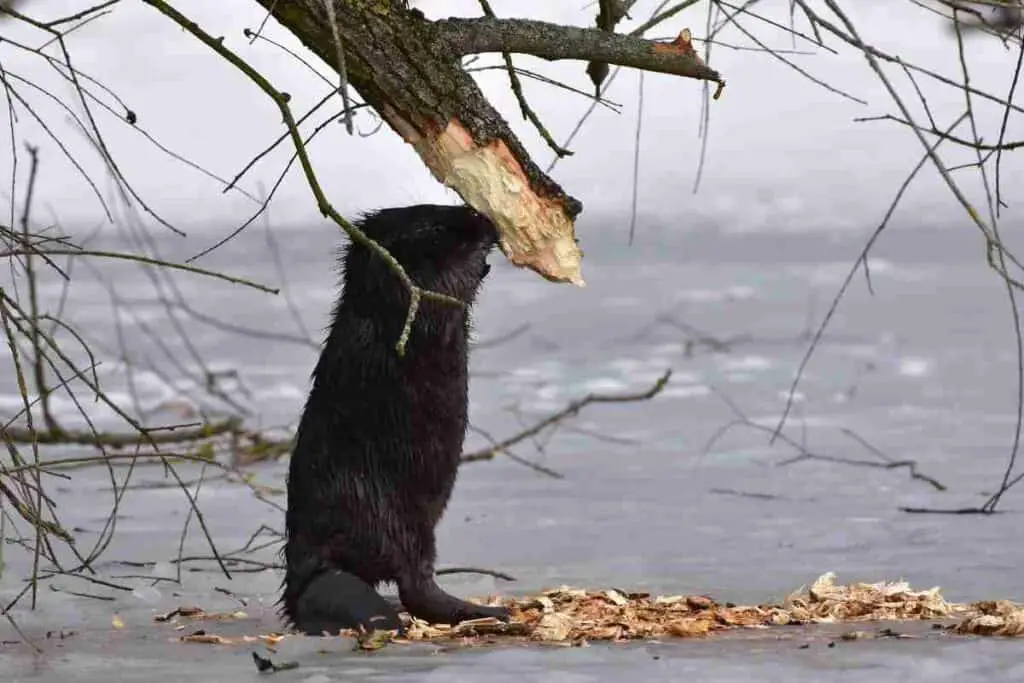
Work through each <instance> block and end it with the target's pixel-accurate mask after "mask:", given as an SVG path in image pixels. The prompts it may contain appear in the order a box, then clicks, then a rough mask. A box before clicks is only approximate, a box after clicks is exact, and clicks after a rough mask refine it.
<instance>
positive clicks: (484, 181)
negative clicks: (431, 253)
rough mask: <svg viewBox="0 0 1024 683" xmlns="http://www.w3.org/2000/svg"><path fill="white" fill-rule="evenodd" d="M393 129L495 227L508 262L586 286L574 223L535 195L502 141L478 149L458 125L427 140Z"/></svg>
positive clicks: (557, 206)
mask: <svg viewBox="0 0 1024 683" xmlns="http://www.w3.org/2000/svg"><path fill="white" fill-rule="evenodd" d="M391 114H392V115H394V113H393V112H392V113H391ZM395 127H396V128H398V129H399V132H401V133H402V136H403V137H404V138H405V140H406V142H408V143H410V144H411V145H412V146H413V148H414V149H415V150H416V152H417V154H419V155H420V158H421V159H423V162H424V163H425V164H426V165H427V168H429V169H430V171H431V173H433V175H434V177H435V178H437V179H438V180H439V181H441V182H442V183H444V184H445V185H446V186H447V187H450V188H451V189H453V190H455V191H456V192H457V193H458V194H459V196H460V197H462V199H463V200H464V201H465V202H466V203H467V204H469V205H470V206H471V207H473V208H474V209H476V210H477V211H479V212H480V213H482V214H484V215H486V216H488V217H489V218H490V219H491V220H492V221H493V222H494V224H495V226H496V227H497V229H498V234H499V236H500V237H499V246H500V247H501V251H502V253H504V254H505V256H506V257H507V258H508V259H509V261H511V262H512V263H513V264H515V265H517V266H520V267H524V266H525V267H527V268H529V269H531V270H533V271H534V272H536V273H538V274H540V275H542V276H543V277H545V278H547V279H548V280H552V281H555V282H570V283H572V284H574V285H577V286H580V287H582V286H584V285H585V284H586V283H585V282H584V280H583V276H582V275H581V273H580V261H581V259H582V254H581V253H580V249H579V246H578V244H577V242H576V237H575V232H574V230H573V222H572V219H571V218H569V217H568V216H567V215H566V212H565V210H564V209H563V207H562V206H561V204H560V203H559V202H558V201H555V200H552V199H549V198H546V197H543V196H540V195H538V194H537V193H536V192H534V190H533V188H532V187H531V186H530V181H529V178H527V175H526V173H525V171H524V170H523V168H522V166H520V164H519V161H518V160H517V159H516V157H515V155H514V154H513V153H512V151H511V150H510V149H509V148H508V145H506V144H505V143H504V141H503V140H501V139H494V140H491V141H490V142H488V143H486V144H482V145H481V144H478V143H477V142H476V141H475V140H474V139H473V135H472V134H471V133H470V131H469V130H467V129H466V127H465V126H463V125H462V123H460V122H459V121H458V120H456V119H452V120H451V121H449V122H448V125H447V126H445V128H444V129H443V130H440V131H438V132H436V133H434V134H428V135H421V134H420V133H419V131H416V130H414V129H412V128H411V127H407V126H405V125H403V124H402V123H399V124H398V126H395ZM403 129H404V130H403Z"/></svg>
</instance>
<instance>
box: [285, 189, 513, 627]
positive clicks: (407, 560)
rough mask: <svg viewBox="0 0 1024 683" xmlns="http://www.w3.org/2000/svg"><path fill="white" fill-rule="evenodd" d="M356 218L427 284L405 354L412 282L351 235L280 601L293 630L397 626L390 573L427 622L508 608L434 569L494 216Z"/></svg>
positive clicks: (301, 448)
mask: <svg viewBox="0 0 1024 683" xmlns="http://www.w3.org/2000/svg"><path fill="white" fill-rule="evenodd" d="M358 225H359V227H360V228H361V229H362V231H363V232H364V233H365V234H366V235H367V236H368V237H370V238H372V239H373V240H375V241H376V242H377V243H378V244H380V245H381V246H383V247H385V248H386V249H387V250H388V251H389V252H390V253H391V255H392V256H394V257H395V259H396V260H397V261H398V262H399V263H400V264H401V265H402V267H403V268H405V270H406V272H407V273H408V274H409V276H410V277H411V278H412V279H413V281H414V282H415V283H416V284H417V285H419V286H421V287H423V288H424V289H427V290H431V291H435V292H440V293H443V294H447V295H449V296H452V297H455V298H457V299H459V300H461V301H463V302H464V303H465V307H458V306H454V305H451V304H446V303H443V302H435V301H428V300H423V301H422V302H421V304H420V307H419V311H418V314H417V316H416V320H415V322H414V324H413V325H412V329H411V332H410V335H409V339H408V344H407V348H406V351H405V354H404V356H400V355H399V354H398V353H397V351H396V349H395V344H396V342H397V341H398V339H399V337H400V335H401V332H402V328H403V325H404V324H405V319H406V315H407V312H408V308H409V301H410V295H409V291H408V289H407V288H406V287H405V286H404V285H403V284H402V282H401V280H400V279H399V278H398V276H396V275H395V273H394V271H393V270H392V268H391V267H390V266H389V265H388V264H387V263H386V262H385V261H384V259H383V258H381V257H380V256H379V255H378V254H376V253H374V252H372V251H371V250H370V249H369V248H368V247H367V246H365V245H363V244H360V243H358V242H355V241H350V242H349V243H348V246H347V247H346V248H345V249H344V252H343V255H342V258H341V261H342V271H343V284H342V290H341V294H340V296H339V298H338V301H337V303H336V305H335V307H334V310H333V314H332V320H331V324H330V329H329V332H328V334H327V339H326V342H325V344H324V346H323V350H322V353H321V354H320V359H319V361H318V362H317V364H316V368H315V370H314V371H313V376H312V388H311V390H310V393H309V397H308V399H307V401H306V404H305V408H304V410H303V413H302V418H301V420H300V422H299V427H298V432H297V435H296V441H295V446H294V449H293V451H292V456H291V462H290V464H289V470H288V509H287V513H286V518H285V535H286V539H285V547H284V556H285V566H286V569H285V577H284V583H283V590H282V595H281V606H282V610H281V611H282V614H283V616H284V617H285V619H286V620H287V621H289V622H291V624H292V625H294V626H295V627H296V628H297V629H298V630H299V631H302V632H305V633H314V634H318V633H321V632H323V631H329V632H333V633H336V632H337V631H338V630H339V629H346V628H364V629H367V630H373V629H375V628H377V629H398V630H400V631H401V630H402V624H401V621H400V620H399V617H398V611H397V609H396V607H395V606H394V605H393V604H392V603H391V602H389V601H388V600H385V599H384V598H383V597H382V596H381V595H380V594H378V593H377V591H376V588H377V587H378V586H379V585H380V584H382V583H385V582H393V583H395V584H397V586H398V598H399V601H400V602H401V604H402V606H403V607H404V608H405V609H406V611H408V612H409V614H411V615H412V616H415V617H418V618H420V619H424V620H426V621H428V622H431V623H447V624H455V623H458V622H460V621H463V620H466V619H475V618H481V617H497V618H500V619H502V620H507V619H508V611H507V610H505V609H504V608H501V607H488V606H482V605H475V604H472V603H469V602H466V601H464V600H460V599H458V598H456V597H454V596H452V595H450V594H448V593H446V592H445V591H444V590H443V589H441V587H440V586H438V585H437V582H436V580H435V577H434V561H435V557H436V550H435V547H436V546H435V538H434V529H435V527H436V525H437V523H438V522H439V521H440V519H441V516H442V515H443V514H444V510H445V507H446V506H447V503H448V499H449V497H450V495H451V492H452V487H453V486H454V484H455V479H456V473H457V471H458V468H459V462H460V456H461V453H462V444H463V440H464V438H465V434H466V424H467V406H468V368H467V360H468V339H469V333H470V309H471V306H472V304H473V302H474V301H475V299H476V295H477V292H478V290H479V288H480V285H481V283H482V282H483V280H484V278H485V276H486V275H487V273H488V272H489V270H490V266H489V265H488V264H487V260H486V259H487V255H488V253H489V252H490V251H491V249H492V248H493V247H494V245H495V244H496V243H497V232H496V230H495V228H494V224H493V223H492V222H491V221H490V220H489V219H488V218H486V217H485V216H483V215H481V214H479V213H477V212H476V211H474V210H473V209H471V208H469V207H465V206H437V205H415V206H407V207H399V208H389V209H383V210H380V211H376V212H374V213H370V214H367V215H365V216H363V217H362V219H361V220H360V221H359V222H358Z"/></svg>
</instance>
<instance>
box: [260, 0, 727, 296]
mask: <svg viewBox="0 0 1024 683" xmlns="http://www.w3.org/2000/svg"><path fill="white" fill-rule="evenodd" d="M328 1H331V0H328ZM258 2H259V3H260V4H261V5H263V6H264V7H265V8H266V9H267V10H268V11H270V12H271V14H272V15H273V16H274V18H275V19H277V21H278V22H280V23H281V25H282V26H284V27H285V28H286V29H288V30H289V31H291V32H292V33H293V34H294V35H295V36H296V37H298V38H299V39H300V40H301V41H302V42H303V44H305V45H306V47H308V48H309V49H310V50H312V51H313V52H314V53H315V54H317V56H319V57H320V58H321V59H322V60H323V61H324V62H325V63H326V64H328V65H329V66H331V67H332V68H334V69H336V70H339V71H340V70H341V69H340V65H339V64H338V62H339V57H338V55H339V54H343V55H344V60H345V65H344V66H345V69H344V71H345V72H346V73H347V75H348V82H349V85H351V86H352V87H353V88H354V89H355V90H356V91H357V92H358V93H359V94H360V96H362V98H363V99H364V100H365V101H366V102H367V103H368V104H369V105H370V106H372V107H373V108H374V109H375V110H376V111H377V112H378V113H379V114H380V115H381V117H382V118H383V119H384V120H385V121H386V122H387V123H388V125H389V126H390V127H391V128H392V129H393V130H395V131H396V132H397V133H398V134H400V135H401V136H402V137H403V139H404V140H405V141H406V142H408V143H409V144H410V145H411V146H412V147H413V149H414V150H415V151H416V153H417V154H419V156H420V158H421V159H422V160H423V162H424V164H425V165H426V166H427V168H428V169H430V172H431V173H432V174H433V175H434V177H435V178H437V180H438V181H440V182H442V183H444V184H445V185H446V186H447V187H450V188H451V189H453V190H454V191H455V192H456V193H458V194H459V196H460V197H462V199H463V200H464V201H465V202H466V203H467V204H469V205H470V206H471V207H473V208H474V209H475V210H477V211H479V212H480V213H482V214H484V215H486V216H488V217H489V218H490V219H491V220H492V221H493V222H494V224H495V226H496V227H497V229H498V233H499V235H500V246H501V250H502V252H503V253H504V254H505V256H506V257H507V258H508V259H509V260H510V261H511V262H512V263H513V264H515V265H516V266H519V267H526V268H529V269H531V270H533V271H534V272H536V273H538V274H540V275H541V276H543V277H545V278H546V279H548V280H551V281H555V282H570V283H573V284H576V285H578V286H583V285H584V280H583V276H582V274H581V272H580V262H581V260H582V254H581V252H580V249H579V245H578V244H577V240H576V237H575V232H574V220H575V218H576V216H577V215H578V214H579V212H580V211H581V209H582V205H581V204H580V202H579V201H578V200H577V199H575V198H574V197H572V196H570V195H568V194H567V193H566V192H565V191H564V190H563V189H562V188H561V187H560V186H559V185H558V183H556V182H555V181H554V180H552V179H551V178H550V177H548V176H547V175H546V174H545V173H544V172H543V171H542V170H541V169H540V168H539V167H538V166H537V165H536V164H535V163H534V162H533V160H532V159H531V158H530V155H529V154H528V153H527V152H526V150H525V148H524V147H523V145H522V143H520V142H519V140H518V139H517V138H516V136H515V134H514V133H513V132H512V130H511V129H510V128H509V126H508V123H507V122H506V121H505V120H504V118H503V117H502V116H501V114H499V113H498V112H497V111H496V110H495V109H494V108H493V107H492V106H491V104H490V102H488V101H487V99H486V98H485V97H484V96H483V93H482V92H480V89H479V88H478V87H477V85H476V82H475V81H474V80H473V77H472V76H471V75H470V74H468V73H467V72H466V71H465V70H464V69H463V68H462V65H461V61H460V60H461V57H463V56H465V55H466V54H469V53H474V52H488V51H494V50H499V51H508V52H519V53H524V54H533V55H536V56H540V57H542V58H545V59H552V60H556V59H578V60H590V59H591V58H594V57H597V58H600V60H602V61H605V62H607V63H611V64H621V65H626V66H631V67H634V68H640V69H647V70H651V71H659V72H662V73H672V74H676V75H681V76H686V77H692V78H701V79H707V80H715V81H718V82H719V83H720V84H721V78H720V77H719V75H718V73H717V72H715V71H713V70H712V69H709V68H708V67H707V66H706V65H704V64H703V63H702V62H701V61H700V59H699V57H697V56H696V53H695V52H693V50H692V49H690V50H684V49H679V47H680V45H679V44H675V45H673V46H672V47H673V48H675V49H672V48H669V49H667V50H666V49H665V46H666V44H664V43H658V42H655V41H648V40H644V39H641V38H636V37H632V36H622V35H618V34H611V35H609V33H607V32H605V31H601V30H599V29H581V28H578V27H562V26H557V25H554V24H545V23H544V22H535V21H527V20H517V19H508V20H501V19H489V18H484V19H479V20H456V19H449V20H441V21H437V22H433V21H429V20H427V19H426V18H425V17H424V16H423V14H422V13H420V12H418V11H416V10H412V9H408V8H406V7H405V4H404V3H403V2H399V1H398V0H375V2H365V1H364V0H333V7H334V11H333V15H334V19H335V22H336V23H335V25H334V26H333V27H332V26H331V24H330V19H328V17H327V15H326V13H325V11H324V8H323V2H324V0H291V1H290V2H277V1H276V0H258ZM681 37H682V36H681ZM688 38H689V35H688V33H687V34H686V39H685V42H686V43H687V44H688V43H689V40H688ZM339 41H340V43H341V50H339V49H338V45H337V42H339Z"/></svg>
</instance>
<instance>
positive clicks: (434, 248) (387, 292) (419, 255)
mask: <svg viewBox="0 0 1024 683" xmlns="http://www.w3.org/2000/svg"><path fill="white" fill-rule="evenodd" d="M357 225H358V227H359V228H360V229H361V230H362V231H363V233H364V234H365V235H366V236H367V237H369V238H371V239H373V240H374V241H376V242H377V243H378V244H380V245H381V246H382V247H384V248H385V249H387V250H388V252H390V253H391V255H392V256H393V257H394V258H395V260H396V261H398V263H400V264H401V265H402V267H403V268H404V269H405V271H406V273H408V274H409V277H411V278H412V280H413V282H414V283H415V284H417V285H419V286H420V287H422V288H423V289H425V290H430V291H434V292H438V293H440V294H447V295H449V296H453V297H455V298H457V299H460V300H462V301H464V302H466V303H467V304H468V303H472V301H473V299H474V298H475V297H476V293H477V290H478V289H479V287H480V283H481V281H483V279H484V277H485V276H486V275H487V273H488V271H489V270H490V266H488V265H487V254H488V253H489V252H490V251H491V249H492V248H493V247H494V246H495V244H497V240H498V234H497V231H496V230H495V228H494V224H493V223H491V221H490V219H488V218H487V217H486V216H484V215H483V214H480V213H477V212H476V211H474V210H473V209H471V208H469V207H468V206H441V205H434V204H419V205H416V206H405V207H399V208H391V209H382V210H380V211H376V212H374V213H370V214H367V215H365V216H364V217H363V218H362V220H360V221H359V223H358V224H357ZM344 263H345V288H346V289H347V290H352V289H358V290H360V291H361V292H363V293H364V294H367V295H370V296H371V297H372V298H374V299H376V300H378V301H381V300H387V299H393V298H394V296H395V295H398V296H399V298H401V299H402V300H407V294H406V293H405V292H404V291H403V290H404V289H405V288H404V286H403V285H402V283H401V281H400V280H399V278H398V276H397V275H395V274H394V272H393V270H392V268H391V266H390V265H389V264H388V263H386V262H385V261H384V259H383V258H381V256H380V255H378V254H376V253H374V252H372V251H371V249H370V248H369V247H367V246H366V245H363V244H359V243H357V242H354V241H353V242H350V243H349V245H348V248H347V249H346V252H345V257H344Z"/></svg>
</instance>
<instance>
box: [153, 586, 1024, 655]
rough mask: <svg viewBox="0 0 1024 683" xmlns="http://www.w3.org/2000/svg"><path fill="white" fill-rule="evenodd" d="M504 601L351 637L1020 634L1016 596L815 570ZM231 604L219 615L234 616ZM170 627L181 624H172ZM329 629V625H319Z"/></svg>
mask: <svg viewBox="0 0 1024 683" xmlns="http://www.w3.org/2000/svg"><path fill="white" fill-rule="evenodd" d="M489 604H491V605H497V604H501V605H504V606H505V607H508V608H509V609H510V611H511V622H510V623H508V624H505V623H502V622H500V621H498V620H497V619H476V620H473V621H465V622H462V623H461V624H458V625H456V626H446V625H436V624H435V625H431V624H427V623H426V622H423V621H420V620H418V619H412V621H411V622H409V627H408V632H407V633H406V635H405V636H404V637H401V638H399V637H397V636H396V635H395V633H394V632H390V631H388V632H375V633H372V634H362V635H360V634H358V633H356V632H354V631H342V632H341V634H340V635H343V636H354V637H356V642H357V647H358V648H360V649H364V650H375V649H378V648H380V647H383V646H384V645H386V644H388V643H403V642H405V643H408V642H413V641H419V642H422V641H449V642H450V641H459V642H460V643H461V644H463V645H472V644H484V643H493V642H499V641H506V642H509V641H520V642H530V641H534V642H544V643H552V644H560V645H584V644H586V643H587V642H588V641H591V640H596V641H612V642H621V641H628V640H652V639H665V638H692V637H701V636H707V635H708V634H710V633H712V632H715V631H726V630H735V629H742V628H746V629H769V628H772V627H780V626H786V625H808V624H836V623H848V622H871V621H936V622H948V621H951V620H956V622H955V624H952V625H947V624H940V625H939V626H938V627H942V628H946V629H947V630H949V631H950V632H953V633H958V634H971V635H986V636H1016V637H1021V636H1024V606H1021V605H1018V604H1015V603H1012V602H1009V601H1006V600H1000V601H985V602H976V603H971V604H962V603H951V602H947V601H946V600H945V599H944V598H943V597H942V595H941V594H940V592H939V588H938V587H935V588H930V589H928V590H923V591H917V590H913V589H912V588H911V587H910V585H909V584H908V583H907V582H906V581H894V582H880V583H871V584H868V583H855V584H850V585H837V584H836V575H835V574H834V573H832V572H829V573H827V574H823V575H822V576H820V577H818V579H817V580H816V581H815V582H814V583H813V584H812V585H811V586H810V588H806V590H805V588H800V589H798V590H797V591H796V592H794V593H792V594H791V595H789V596H788V597H787V598H786V599H785V600H783V601H782V603H781V604H766V605H760V606H737V605H733V604H730V603H726V604H724V605H723V604H719V603H717V602H715V601H714V600H713V599H711V598H709V597H707V596H701V595H674V596H651V595H650V594H649V593H626V592H622V591H618V590H605V591H587V590H583V589H574V588H568V587H561V588H556V589H553V590H548V591H545V592H543V593H541V594H540V595H537V596H534V597H529V598H505V599H493V600H491V601H490V603H489ZM239 614H244V613H235V614H232V615H228V617H227V618H239ZM171 615H172V617H173V619H172V617H169V616H168V615H160V616H157V617H156V619H157V620H158V621H168V620H172V621H175V622H177V621H178V619H180V618H182V617H185V618H187V619H189V620H190V621H191V620H197V619H203V620H206V619H209V620H221V619H223V618H225V616H224V615H215V614H206V613H205V612H202V610H197V611H196V612H188V611H187V610H183V609H180V610H176V611H175V612H173V613H171ZM177 628H178V629H179V630H180V629H182V628H184V627H183V626H181V625H180V624H179V625H178V626H177ZM325 635H329V634H325ZM283 637H286V636H283V635H281V634H270V635H261V636H242V637H235V638H225V637H221V636H215V635H212V634H208V633H206V631H198V632H196V633H193V634H190V635H188V636H183V637H181V638H180V640H182V641H186V642H205V643H213V644H222V645H231V644H236V643H253V642H263V643H264V644H266V645H267V646H268V648H271V649H272V648H273V646H274V645H276V644H277V643H278V642H280V640H281V639H282V638H283Z"/></svg>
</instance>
